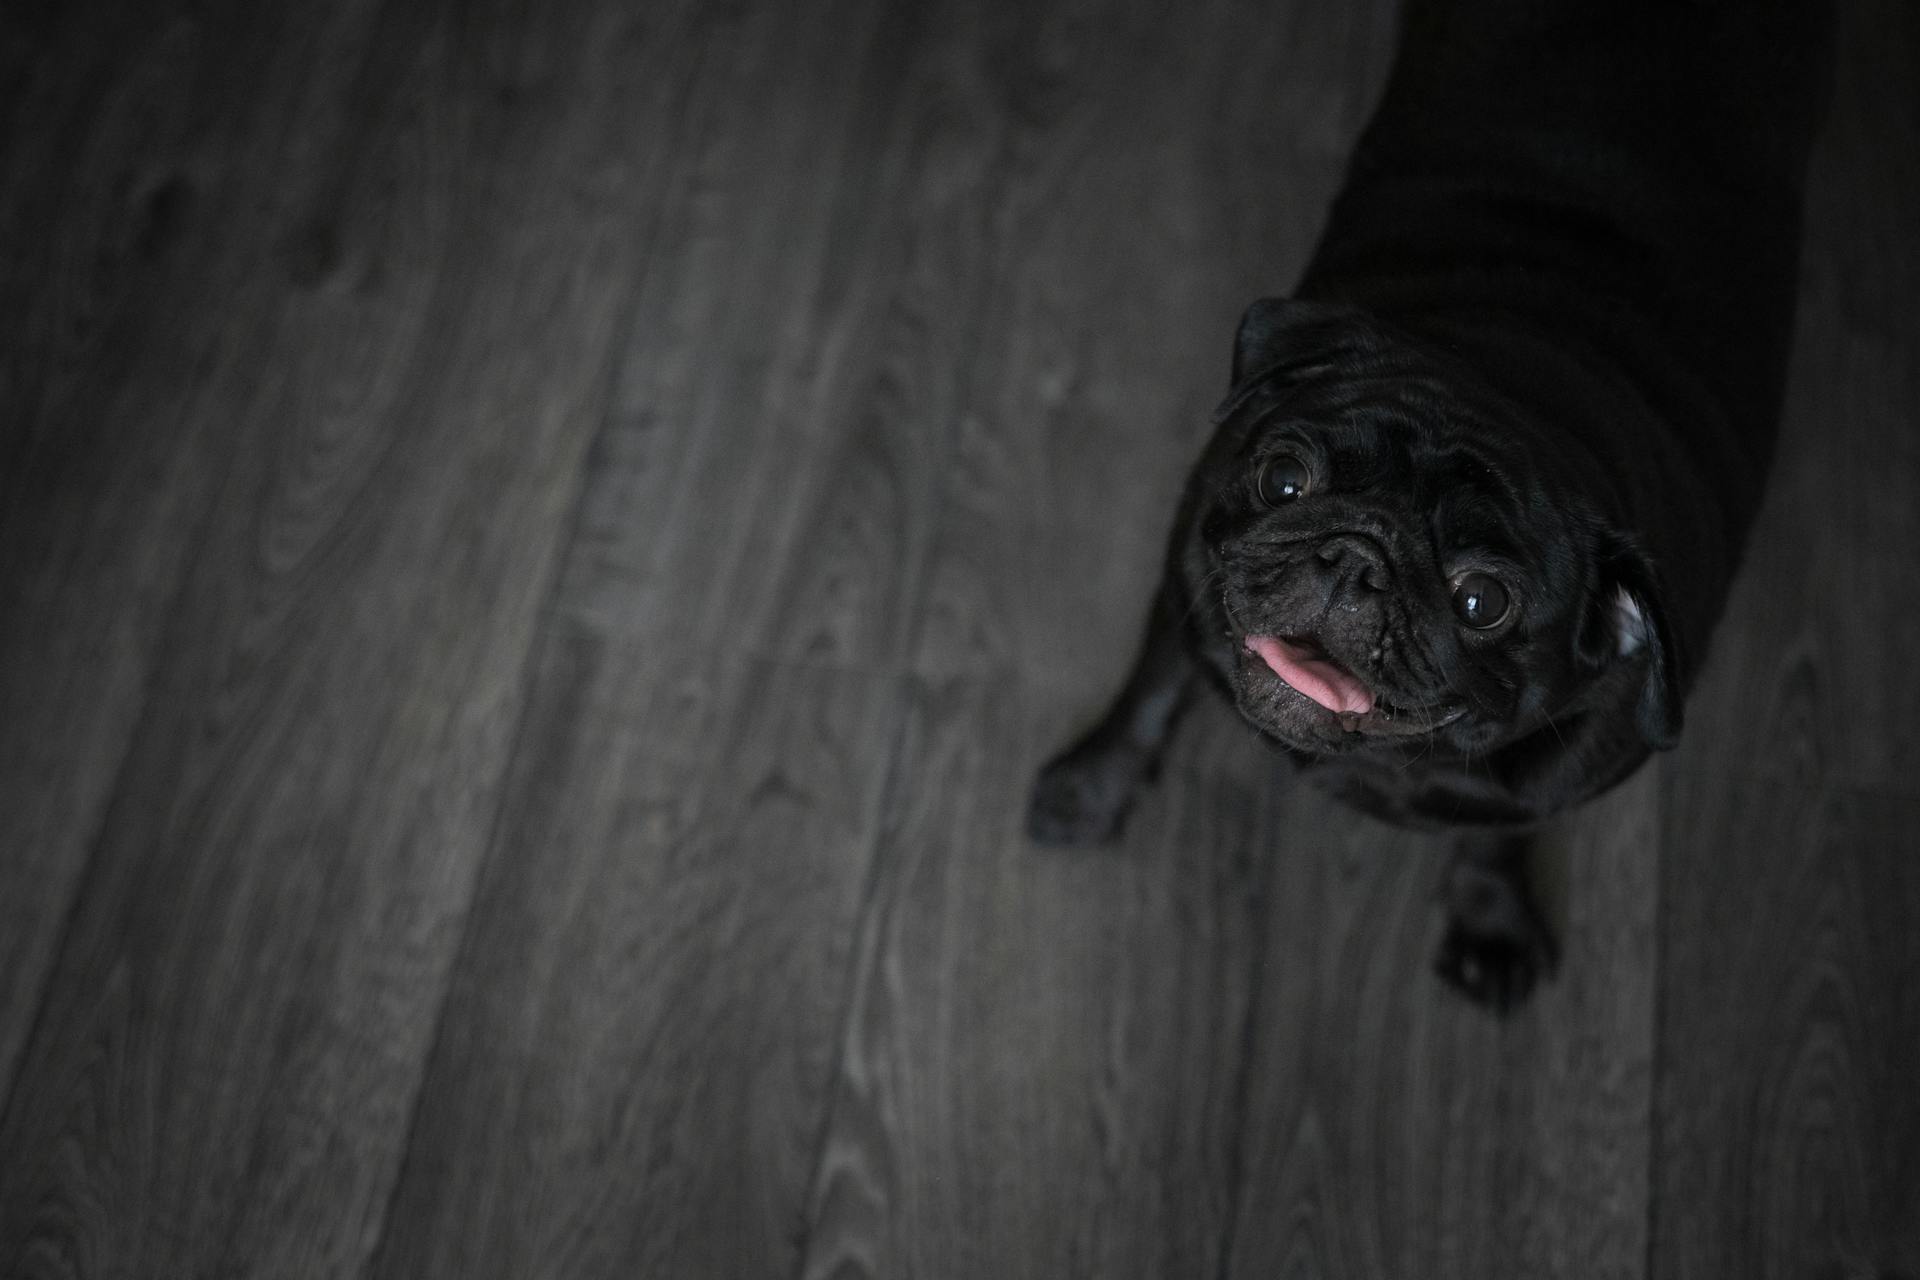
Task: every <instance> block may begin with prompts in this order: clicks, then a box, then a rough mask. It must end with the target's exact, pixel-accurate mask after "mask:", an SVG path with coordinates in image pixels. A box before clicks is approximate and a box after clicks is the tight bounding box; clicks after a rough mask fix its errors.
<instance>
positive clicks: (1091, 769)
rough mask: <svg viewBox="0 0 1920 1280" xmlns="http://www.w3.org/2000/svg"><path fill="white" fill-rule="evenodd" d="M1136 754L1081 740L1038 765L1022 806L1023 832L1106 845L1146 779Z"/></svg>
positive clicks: (1046, 839) (1059, 841)
mask: <svg viewBox="0 0 1920 1280" xmlns="http://www.w3.org/2000/svg"><path fill="white" fill-rule="evenodd" d="M1146 773H1147V765H1146V763H1145V762H1144V761H1143V760H1142V759H1141V757H1140V755H1139V753H1137V752H1134V751H1129V750H1127V749H1125V748H1123V747H1118V746H1115V745H1112V744H1108V743H1101V742H1084V743H1081V744H1079V745H1078V746H1075V747H1073V748H1072V749H1071V750H1068V751H1066V752H1064V753H1062V754H1061V755H1059V756H1056V757H1055V758H1054V759H1053V760H1051V761H1049V762H1048V763H1047V766H1046V767H1045V768H1043V769H1042V770H1040V777H1039V778H1038V779H1037V780H1036V781H1035V782H1034V784H1033V797H1032V799H1031V800H1030V801H1029V802H1028V805H1027V834H1028V835H1030V836H1032V837H1033V838H1034V840H1036V841H1037V842H1039V843H1040V844H1053V845H1088V844H1111V843H1113V842H1114V841H1115V840H1117V839H1119V838H1120V831H1121V828H1122V827H1124V826H1125V825H1126V820H1127V811H1128V810H1130V809H1131V808H1132V807H1133V798H1134V796H1135V795H1136V794H1138V792H1139V790H1140V784H1141V783H1142V782H1144V781H1145V780H1146Z"/></svg>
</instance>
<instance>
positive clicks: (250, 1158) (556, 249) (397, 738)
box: [0, 6, 659, 1275]
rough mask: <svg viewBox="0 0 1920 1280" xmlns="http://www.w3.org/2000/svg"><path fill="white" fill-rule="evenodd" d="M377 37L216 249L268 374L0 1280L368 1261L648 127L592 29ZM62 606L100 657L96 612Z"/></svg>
mask: <svg viewBox="0 0 1920 1280" xmlns="http://www.w3.org/2000/svg"><path fill="white" fill-rule="evenodd" d="M384 17H385V21H384V22H383V23H382V24H381V25H379V26H376V27H374V28H373V29H371V30H368V31H366V32H365V34H364V39H363V40H362V42H361V43H360V45H359V48H358V50H357V52H355V53H353V54H352V55H351V56H348V57H346V58H345V61H346V64H347V66H348V68H349V69H350V74H348V75H346V76H345V77H344V80H343V81H332V80H331V77H329V82H330V83H332V84H333V85H334V87H335V88H336V89H337V90H340V91H344V95H345V96H344V98H343V99H342V100H341V102H340V103H339V104H337V105H336V106H335V107H334V108H331V109H330V110H328V111H323V112H321V115H322V116H323V117H326V116H329V115H331V117H332V118H333V119H334V122H335V123H336V124H337V125H338V129H337V131H336V132H328V131H327V130H325V129H323V128H321V127H319V126H320V121H315V122H314V124H315V126H316V128H315V133H314V134H313V135H312V136H307V137H304V138H303V139H302V143H303V146H304V147H311V148H313V150H312V151H311V152H309V151H306V150H304V149H302V148H298V147H297V148H295V152H296V155H295V157H294V158H292V159H290V160H289V165H290V167H292V168H293V170H294V172H293V173H292V174H290V175H285V176H284V182H285V187H284V192H283V194H284V196H285V197H286V198H287V199H288V201H289V205H290V206H291V207H290V208H288V209H287V210H286V212H285V213H284V214H280V213H278V212H277V211H274V210H263V211H261V220H260V221H257V222H248V221H246V220H245V219H244V218H243V217H241V216H240V215H238V214H236V215H235V216H234V218H233V221H232V222H230V223H228V224H225V226H224V228H222V229H223V230H224V231H225V232H226V233H227V234H229V235H231V233H232V230H233V228H234V227H243V228H245V230H246V232H247V233H248V234H247V238H246V240H245V241H244V243H243V244H242V245H240V246H234V245H232V244H231V243H229V244H228V247H227V248H226V250H225V252H226V253H227V254H228V255H229V257H230V260H231V263H232V267H231V268H229V269H230V270H240V269H248V270H257V271H261V272H264V273H266V275H265V277H264V278H265V280H266V281H267V282H269V283H270V284H271V288H269V287H267V285H265V284H263V285H262V287H261V291H260V292H259V293H246V292H243V293H242V294H241V295H239V297H238V298H237V299H236V298H228V297H207V298H202V299H200V300H199V303H198V305H200V306H201V307H203V308H208V309H213V308H216V307H220V306H224V305H227V304H229V303H233V302H239V303H242V304H245V305H248V306H250V307H251V308H252V309H251V310H249V311H246V312H243V313H240V314H223V315H222V323H223V324H224V325H226V326H229V327H232V328H236V329H245V330H248V331H252V332H257V333H258V334H259V335H260V336H259V337H258V338H257V339H253V338H249V339H247V340H245V341H242V342H240V343H239V344H238V346H237V348H236V349H237V350H238V351H240V352H242V353H250V356H251V359H250V361H249V365H250V367H249V369H248V371H247V374H248V376H247V381H246V382H245V384H244V385H245V387H246V394H245V395H243V396H236V397H234V398H232V399H231V400H228V399H222V400H219V401H216V402H215V403H214V404H212V405H209V406H204V407H205V408H208V409H216V410H221V411H223V413H224V414H225V415H226V416H223V417H221V418H218V419H216V420H214V421H213V422H212V423H210V424H208V425H207V427H206V429H207V430H209V431H216V430H217V431H218V432H219V439H218V440H217V445H210V446H209V447H208V450H207V453H211V454H216V455H217V457H218V462H217V464H216V463H215V462H214V460H213V458H210V457H208V456H206V455H205V454H203V455H202V456H201V457H200V458H198V459H197V462H198V463H199V464H200V465H201V466H204V467H206V469H207V472H208V474H209V475H210V476H211V477H212V483H210V484H209V485H208V486H207V488H206V490H204V492H203V501H204V502H205V504H206V510H205V513H204V523H201V521H202V513H200V512H193V513H191V515H188V514H187V513H181V514H180V515H179V516H176V517H175V519H178V520H182V521H184V522H185V523H186V526H187V527H186V529H184V530H181V531H177V532H188V533H190V534H191V535H192V536H191V548H192V550H191V555H190V557H188V560H187V564H186V568H185V571H184V574H183V577H182V580H181V583H180V586H179V588H178V592H177V595H176V597H175V598H174V599H172V600H171V601H169V602H168V605H167V608H166V611H165V621H164V624H163V625H162V628H161V637H160V640H159V643H158V651H157V654H156V656H155V657H154V659H153V664H152V672H151V675H150V676H149V677H148V678H147V680H146V683H145V687H144V688H143V689H142V690H141V692H140V695H139V696H140V698H141V700H142V703H143V705H142V707H141V711H140V715H139V720H138V728H137V730H136V731H135V732H134V735H133V739H132V743H131V746H130V747H129V748H128V750H127V754H126V759H125V763H124V764H123V765H122V766H121V768H120V771H119V776H118V779H117V782H116V784H115V786H114V789H113V793H112V794H113V799H112V801H111V804H110V805H109V807H108V808H107V810H106V813H105V815H104V818H103V819H102V821H101V826H100V830H99V834H98V838H97V844H96V845H95V850H94V853H93V856H92V861H91V864H90V865H89V867H88V870H87V872H86V875H85V878H84V881H83V882H82V887H81V890H80V897H79V903H78V906H77V908H76V910H75V911H74V913H73V915H72V918H71V922H70V923H69V925H68V927H67V930H66V933H65V936H64V938H63V939H62V941H61V944H60V949H59V953H58V958H57V960H56V962H55V964H54V966H53V970H52V974H51V977H50V979H49V981H48V983H47V990H46V994H45V996H44V999H43V1005H42V1007H43V1008H44V1009H45V1010H46V1011H47V1013H46V1016H44V1017H42V1018H41V1020H40V1022H39V1024H38V1027H37V1029H36V1030H35V1032H34V1033H33V1035H32V1037H31V1039H30V1040H29V1042H28V1043H27V1045H26V1047H25V1050H24V1054H23V1057H22V1065H21V1067H20V1070H19V1073H18V1077H17V1079H16V1081H15V1083H14V1086H13V1089H12V1093H11V1098H10V1101H9V1103H8V1106H7V1111H6V1116H5V1120H4V1124H0V1150H5V1151H6V1152H7V1153H8V1158H7V1160H6V1162H5V1164H4V1167H0V1269H4V1270H6V1271H8V1272H9V1273H10V1274H21V1275H28V1274H32V1275H39V1274H65V1273H70V1272H76V1271H77V1272H79V1273H81V1274H102V1273H112V1274H124V1273H128V1272H141V1273H148V1274H205V1273H213V1272H231V1273H251V1272H259V1273H263V1274H276V1275H298V1274H341V1273H344V1272H351V1271H353V1270H356V1269H357V1268H358V1267H359V1265H360V1263H361V1261H362V1259H363V1258H364V1256H365V1254H366V1253H367V1251H368V1250H369V1249H370V1247H371V1243H372V1240H373V1239H374V1237H375V1236H376V1235H377V1233H378V1231H379V1228H380V1217H381V1213H382V1212H383V1210H384V1206H385V1202H386V1197H387V1193H388V1189H389V1187H390V1184H391V1180H392V1177H393V1174H394V1171H395V1169H396V1168H397V1164H398V1160H399V1157H400V1154H401V1144H402V1142H403V1140H404V1135H405V1128H406V1118H407V1115H408V1113H409V1110H410V1107H411V1105H412V1098H413V1092H414V1089H415V1087H416V1085H417V1082H418V1079H419V1076H420V1072H421V1069H422V1065H423V1056H424V1052H425V1048H426V1043H427V1039H428V1036H429V1034H430V1031H431V1028H432V1025H433V1021H434V1017H435V1015H436V1012H437V1009H438V1007H439V1003H440V999H441V994H442V992H443V991H444V978H445V971H446V967H447V965H448V963H449V962H450V960H451V958H452V953H453V947H454V944H455V943H456V941H457V939H458V931H459V926H460V922H461V919H462V915H463V912H464V909H465V906H466V902H467V899H468V894H469V893H470V890H471V885H472V880H473V876H474V874H475V872H476V870H477V866H478V862H479V855H480V853H481V851H482V850H483V849H484V847H485V840H486V835H487V831H488V828H489V825H490V823H491V821H492V816H493V807H494V803H495V801H496V799H497V794H498V782H499V777H500V774H501V771H502V768H503V766H504V762H505V757H506V748H507V745H508V743H509V742H510V740H511V737H512V734H513V731H514V728H515V725H516V723H517V719H518V709H519V704H520V695H521V680H520V674H521V667H522V664H523V663H524V662H525V660H526V654H527V651H528V647H529V644H530V642H531V636H532V628H533V624H534V620H535V616H536V609H537V606H538V605H539V604H540V602H541V601H542V599H543V597H544V595H545V594H546V591H547V589H548V583H549V582H550V580H551V569H552V566H553V562H554V559H555V551H556V547H557V544H558V542H559V539H560V535H561V534H562V533H563V531H564V518H565V516H566V513H567V511H568V509H569V507H570V505H571V502H572V499H573V495H574V493H575V489H576V481H577V476H578V471H579V467H580V464H581V461H582V458H583V453H584V447H585V444H586V442H587V439H588V438H589V435H590V433H591V430H592V428H593V426H594V425H595V424H596V423H597V421H598V418H599V410H600V403H601V397H602V396H603V394H604V390H605V387H606V382H607V379H606V365H607V361H608V355H609V350H610V348H611V346H612V343H613V340H614V337H615V334H616V332H617V330H618V329H619V327H620V320H621V317H622V314H623V304H624V302H625V300H626V299H627V297H628V296H629V295H628V292H627V286H626V284H625V283H624V281H625V278H626V277H627V276H628V275H629V274H630V271H631V265H632V263H633V262H634V260H635V257H636V254H637V250H638V244H637V243H636V241H635V239H634V238H633V234H632V232H633V227H632V224H631V222H630V211H631V209H632V208H633V207H634V204H635V202H636V199H637V197H638V191H639V190H640V189H641V188H638V187H635V186H632V185H630V184H632V183H633V182H635V181H637V180H638V179H639V178H640V177H641V176H642V171H641V170H639V169H638V168H636V167H634V166H633V164H632V160H633V158H634V153H633V151H632V149H631V146H630V143H629V140H628V138H627V136H626V132H625V129H626V127H627V126H630V125H631V124H632V123H633V122H634V120H636V119H643V118H644V113H643V111H642V108H643V107H644V105H645V103H646V102H647V101H648V98H649V95H651V94H653V93H655V92H657V89H658V87H659V86H658V83H657V82H650V81H642V82H639V83H637V84H636V83H635V82H632V81H629V80H628V79H627V78H626V75H625V72H626V71H627V70H629V69H630V66H628V65H627V62H626V59H627V54H628V52H629V50H628V47H627V46H626V45H624V44H623V43H622V42H621V40H620V39H619V36H620V34H621V32H620V28H619V27H618V25H617V23H613V22H610V21H609V20H608V15H606V14H603V13H601V12H599V11H597V10H596V9H594V8H593V7H591V6H584V7H579V8H575V9H573V10H571V11H562V10H545V11H543V14H542V22H541V26H540V29H539V34H538V36H537V38H530V39H527V40H519V39H516V38H515V36H514V32H513V30H512V28H511V27H496V26H481V27H477V28H476V27H469V26H465V25H463V24H462V23H461V22H459V21H456V20H455V19H454V18H453V17H452V16H451V15H450V14H449V13H448V12H447V11H446V10H441V11H438V12H436V11H434V10H432V9H429V8H423V7H411V6H403V7H401V8H400V9H395V10H388V11H387V12H386V13H385V15H384ZM282 52H283V54H284V56H285V57H286V58H288V59H290V60H293V61H294V62H296V63H297V64H299V65H301V66H303V67H304V66H306V65H307V62H306V60H307V59H308V58H309V57H311V56H313V55H315V54H316V53H317V52H324V50H320V51H316V50H315V49H313V48H310V47H307V46H306V45H305V44H304V43H303V42H300V41H297V40H292V41H289V42H288V44H287V45H286V47H285V48H284V50H283V51H282ZM244 53H245V50H244V49H238V50H229V51H226V54H225V56H231V57H237V56H241V55H242V54H244ZM320 70H323V71H327V72H332V71H335V70H337V69H335V68H328V67H324V66H323V67H322V68H321V69H320ZM264 74H265V75H266V76H268V77H269V78H271V77H272V76H273V75H274V68H272V67H269V68H267V69H266V70H265V72H264ZM280 74H281V75H283V76H289V77H290V78H293V79H295V80H296V81H297V79H298V77H291V76H290V73H288V72H286V71H285V70H284V69H283V70H281V71H280ZM207 109H208V110H212V109H213V107H212V106H209V107H208V108H207ZM219 109H220V110H223V111H224V110H234V109H235V104H233V103H231V102H227V103H221V104H219ZM629 113H632V114H631V115H630V114H629ZM283 119H284V117H283ZM296 160H297V163H296V162H295V161H296ZM213 230H214V228H209V229H208V231H209V233H211V232H212V231H213ZM609 286H610V287H609ZM263 295H264V296H263ZM164 323H165V317H164V316H163V315H160V314H157V313H156V314H150V315H148V316H146V317H145V318H144V324H145V325H147V326H149V327H159V326H162V325H164ZM164 345H165V342H164V339H162V346H163V348H164ZM214 385H215V386H219V385H220V383H219V382H217V381H216V382H215V383H214ZM141 390H142V387H141V385H140V384H139V383H137V382H136V383H133V384H131V385H129V386H127V387H125V388H124V392H125V394H128V395H130V396H131V395H137V394H139V393H140V392H141ZM194 461H196V460H195V459H189V460H188V461H187V463H185V464H183V465H192V464H193V462H194ZM90 496H93V497H96V498H97V497H99V496H103V495H90ZM137 532H138V530H133V531H129V532H128V534H123V535H122V536H131V535H132V534H137ZM177 532H176V536H177ZM135 567H136V568H137V567H138V566H137V562H136V564H135ZM85 585H86V586H87V589H88V591H89V598H85V599H83V600H82V601H80V602H79V603H78V604H76V606H75V607H76V608H80V607H83V606H85V607H91V608H92V609H95V610H98V611H100V612H101V613H102V614H103V615H104V617H105V618H106V620H107V623H108V624H109V625H111V624H113V623H114V620H115V616H116V612H117V610H118V609H119V608H120V607H121V606H120V604H119V602H118V601H117V600H115V599H114V598H113V596H112V595H111V594H109V588H110V587H111V586H112V580H111V579H109V580H107V581H106V582H104V583H102V582H93V583H90V584H85ZM16 1025H17V1024H16Z"/></svg>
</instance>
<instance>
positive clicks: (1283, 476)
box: [1259, 454, 1313, 507]
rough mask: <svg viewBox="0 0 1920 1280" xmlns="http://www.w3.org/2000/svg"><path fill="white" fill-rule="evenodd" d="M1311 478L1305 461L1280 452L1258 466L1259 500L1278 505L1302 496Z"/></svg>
mask: <svg viewBox="0 0 1920 1280" xmlns="http://www.w3.org/2000/svg"><path fill="white" fill-rule="evenodd" d="M1312 480H1313V476H1312V474H1311V473H1310V472H1309V471H1308V470H1307V464H1306V463H1304V462H1302V461H1300V459H1298V458H1296V457H1294V456H1292V455H1291V454H1282V455H1281V456H1279V457H1277V458H1274V459H1273V460H1271V461H1270V462H1268V463H1267V465H1266V466H1264V467H1262V468H1260V481H1259V489H1260V501H1262V502H1264V503H1266V504H1267V505H1268V506H1270V507H1278V506H1282V505H1284V504H1286V503H1289V502H1292V501H1294V500H1295V499H1298V498H1304V497H1306V495H1307V486H1308V485H1309V484H1311V483H1312Z"/></svg>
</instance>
